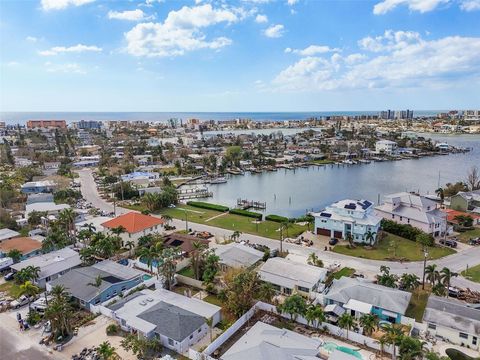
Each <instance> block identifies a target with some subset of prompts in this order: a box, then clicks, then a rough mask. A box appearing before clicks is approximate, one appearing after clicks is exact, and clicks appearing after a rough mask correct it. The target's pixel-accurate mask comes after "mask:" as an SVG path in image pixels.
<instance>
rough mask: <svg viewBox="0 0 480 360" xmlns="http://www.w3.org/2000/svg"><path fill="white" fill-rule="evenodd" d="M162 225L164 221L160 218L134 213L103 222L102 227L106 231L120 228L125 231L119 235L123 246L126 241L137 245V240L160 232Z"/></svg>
mask: <svg viewBox="0 0 480 360" xmlns="http://www.w3.org/2000/svg"><path fill="white" fill-rule="evenodd" d="M163 224H164V221H163V220H162V219H160V218H157V217H154V216H150V215H144V214H141V213H136V212H129V213H126V214H123V215H120V216H117V217H116V218H114V219H112V220H109V221H106V222H104V223H103V224H102V226H103V227H104V228H105V229H108V230H112V229H115V228H118V227H120V226H121V227H122V228H123V229H124V231H125V232H124V233H122V234H120V237H121V238H122V244H123V245H124V244H125V243H126V242H128V241H133V242H134V243H135V245H137V242H138V238H140V237H141V236H143V235H147V234H152V233H155V232H159V231H161V230H162V227H163ZM123 245H122V246H123Z"/></svg>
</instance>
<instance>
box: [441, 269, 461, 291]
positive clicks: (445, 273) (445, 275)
mask: <svg viewBox="0 0 480 360" xmlns="http://www.w3.org/2000/svg"><path fill="white" fill-rule="evenodd" d="M457 276H458V273H456V272H453V271H451V270H450V269H449V268H447V267H444V268H443V269H442V270H441V271H440V280H441V282H442V284H443V285H444V286H445V287H446V288H447V291H446V293H447V297H448V292H449V289H450V281H451V280H452V277H457Z"/></svg>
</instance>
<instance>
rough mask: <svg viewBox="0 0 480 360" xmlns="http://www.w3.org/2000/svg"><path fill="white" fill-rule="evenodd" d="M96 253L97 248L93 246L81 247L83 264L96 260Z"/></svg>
mask: <svg viewBox="0 0 480 360" xmlns="http://www.w3.org/2000/svg"><path fill="white" fill-rule="evenodd" d="M94 254H95V249H93V248H91V247H85V248H83V249H80V260H82V263H83V265H90V264H92V263H93V262H94V258H93V255H94Z"/></svg>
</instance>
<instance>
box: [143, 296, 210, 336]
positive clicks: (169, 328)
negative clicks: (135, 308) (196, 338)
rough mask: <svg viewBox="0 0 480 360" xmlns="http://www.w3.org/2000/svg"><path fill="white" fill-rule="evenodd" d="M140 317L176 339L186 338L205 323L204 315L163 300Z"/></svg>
mask: <svg viewBox="0 0 480 360" xmlns="http://www.w3.org/2000/svg"><path fill="white" fill-rule="evenodd" d="M138 317H139V318H141V319H143V320H145V321H148V322H149V323H152V324H155V325H156V329H155V332H157V333H159V334H161V335H165V336H167V337H169V338H170V339H173V340H176V341H182V340H184V339H185V338H186V337H188V336H190V335H191V334H193V332H195V331H196V330H197V329H198V328H200V327H201V326H202V325H203V324H205V319H204V318H203V317H201V316H199V315H197V314H194V313H192V312H190V311H187V310H184V309H182V308H180V307H178V306H175V305H172V304H168V303H166V302H163V301H161V302H159V303H158V304H156V305H155V306H153V307H151V308H150V309H148V310H146V311H144V312H143V313H141V314H139V315H138Z"/></svg>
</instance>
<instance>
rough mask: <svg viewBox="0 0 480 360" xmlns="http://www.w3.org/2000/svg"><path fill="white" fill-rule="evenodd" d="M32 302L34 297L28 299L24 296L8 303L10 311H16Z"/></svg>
mask: <svg viewBox="0 0 480 360" xmlns="http://www.w3.org/2000/svg"><path fill="white" fill-rule="evenodd" d="M33 300H35V297H33V296H32V297H28V296H26V295H22V296H20V297H19V298H18V299H16V300H13V301H12V302H11V303H10V307H11V308H12V309H18V308H19V307H22V306H25V305H27V304H28V303H29V302H32V301H33Z"/></svg>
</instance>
